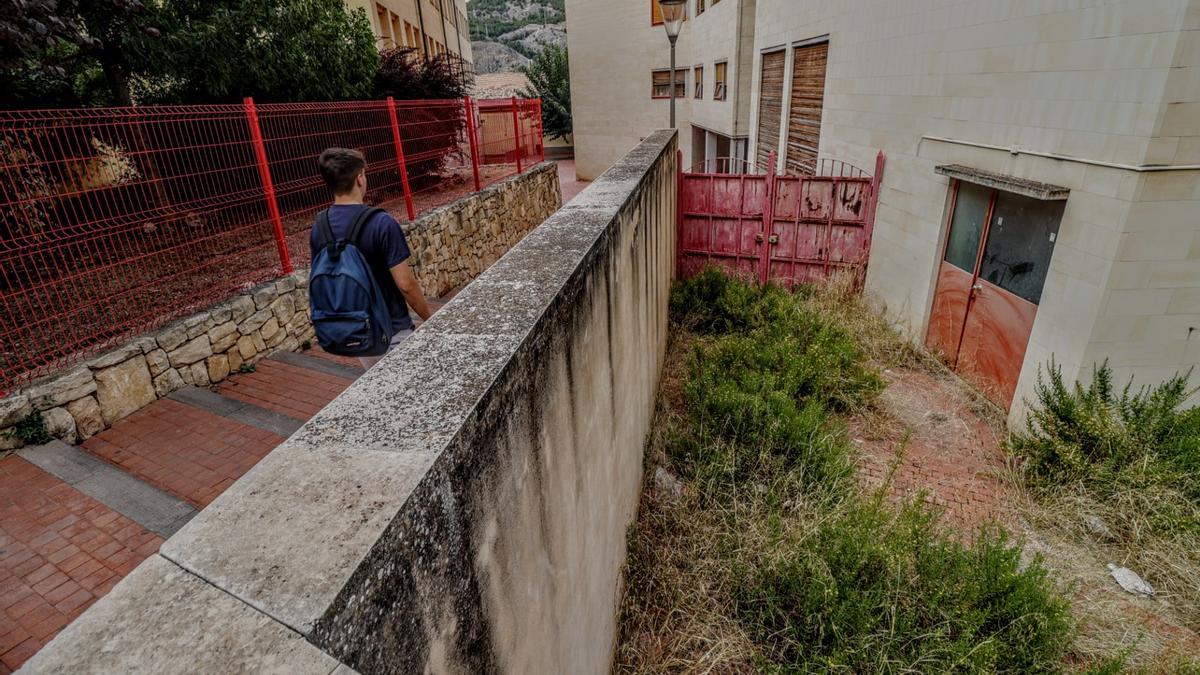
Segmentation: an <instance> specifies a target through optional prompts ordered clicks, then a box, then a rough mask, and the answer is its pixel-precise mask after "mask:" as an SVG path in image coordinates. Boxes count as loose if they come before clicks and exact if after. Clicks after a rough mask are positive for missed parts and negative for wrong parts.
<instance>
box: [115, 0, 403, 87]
mask: <svg viewBox="0 0 1200 675" xmlns="http://www.w3.org/2000/svg"><path fill="white" fill-rule="evenodd" d="M161 13H162V23H163V33H164V38H163V40H162V41H161V43H160V49H159V50H158V53H157V54H156V55H155V58H154V62H153V63H152V64H147V68H146V72H147V75H148V77H147V78H145V79H144V80H143V82H142V87H141V89H140V91H139V92H138V93H139V99H141V100H142V101H147V102H171V103H213V102H228V101H237V100H240V99H241V98H242V97H244V96H254V98H255V99H256V100H260V101H328V100H338V99H351V98H362V97H366V96H369V95H370V93H371V83H372V79H373V78H374V75H375V71H376V69H377V68H378V66H379V54H378V52H377V51H376V49H375V36H374V35H373V33H372V32H371V25H370V23H369V22H368V21H367V16H366V14H365V13H364V12H363V10H361V9H357V10H354V11H353V12H348V11H346V7H345V5H344V4H343V3H342V0H165V1H164V2H163V4H162V7H161Z"/></svg>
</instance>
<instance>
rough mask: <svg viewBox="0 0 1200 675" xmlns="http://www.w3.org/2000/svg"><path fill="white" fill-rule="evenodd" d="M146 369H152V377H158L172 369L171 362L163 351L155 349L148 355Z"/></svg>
mask: <svg viewBox="0 0 1200 675" xmlns="http://www.w3.org/2000/svg"><path fill="white" fill-rule="evenodd" d="M146 367H148V368H149V369H150V377H157V376H158V375H160V374H162V372H163V371H165V370H166V369H167V368H170V367H171V360H170V359H169V358H167V353H166V352H165V351H163V350H162V349H155V350H153V351H150V352H148V353H147V354H146Z"/></svg>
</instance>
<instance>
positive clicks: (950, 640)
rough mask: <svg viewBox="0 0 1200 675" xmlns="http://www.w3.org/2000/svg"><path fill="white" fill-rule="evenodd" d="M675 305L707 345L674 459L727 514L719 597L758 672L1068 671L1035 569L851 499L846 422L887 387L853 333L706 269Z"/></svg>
mask: <svg viewBox="0 0 1200 675" xmlns="http://www.w3.org/2000/svg"><path fill="white" fill-rule="evenodd" d="M671 305H672V314H673V317H674V320H675V321H676V325H677V326H679V327H681V328H684V329H688V330H691V331H693V332H694V333H697V334H700V335H701V336H703V337H700V338H699V339H698V340H697V347H696V348H695V351H694V352H693V354H692V358H691V361H690V363H689V367H688V370H687V373H686V378H685V381H684V383H683V393H684V397H685V404H686V406H687V414H686V415H685V416H683V419H681V420H679V421H680V422H682V424H681V425H679V428H677V429H676V430H675V433H674V434H673V438H672V440H671V442H670V443H669V445H668V447H669V448H670V451H671V457H672V458H673V459H674V460H675V463H676V468H677V469H678V470H680V473H682V474H683V475H684V476H685V477H686V478H689V479H691V480H692V481H693V483H695V484H697V485H698V486H699V494H700V496H701V498H702V501H701V505H702V506H703V507H705V508H716V509H719V510H720V513H721V514H722V515H721V517H720V518H719V519H718V522H723V523H725V525H724V526H723V529H722V530H721V531H720V532H719V534H717V535H716V536H717V537H718V538H719V539H720V542H721V543H720V544H719V545H718V546H716V547H715V550H717V551H720V553H719V554H718V555H720V556H722V557H723V558H724V560H723V564H722V565H718V566H717V567H720V568H722V569H724V570H725V575H726V578H724V579H722V580H720V581H714V582H713V583H714V586H715V587H720V588H728V589H730V593H731V595H732V605H733V609H732V610H731V611H732V612H733V614H734V615H735V616H736V619H737V621H738V623H739V624H740V625H741V626H742V628H743V629H744V630H745V631H746V632H747V634H749V635H750V636H751V638H752V640H753V641H754V643H755V644H756V645H757V647H758V650H759V654H760V658H761V659H763V662H762V663H760V664H758V665H759V667H760V669H762V670H767V671H780V672H827V671H830V670H842V671H847V672H881V671H882V672H930V671H948V670H961V671H1009V672H1037V671H1048V670H1057V669H1059V667H1060V666H1061V663H1062V659H1063V656H1064V654H1065V653H1066V650H1067V649H1068V647H1069V646H1070V644H1071V640H1072V635H1073V631H1072V625H1071V620H1070V615H1069V613H1068V607H1067V603H1066V602H1065V601H1064V600H1063V599H1062V598H1060V597H1059V596H1058V595H1056V594H1055V592H1054V591H1053V589H1052V586H1051V584H1050V582H1049V580H1048V579H1047V576H1046V571H1045V569H1044V567H1043V566H1042V564H1041V562H1040V561H1039V560H1034V561H1033V562H1032V563H1031V564H1029V565H1028V566H1025V567H1023V566H1022V565H1021V549H1020V547H1019V546H1013V545H1011V544H1010V543H1009V542H1008V541H1007V539H1006V538H1005V535H1004V534H1002V533H1000V532H998V531H987V532H985V533H982V534H981V535H980V536H979V537H978V538H977V539H976V540H975V541H974V542H973V543H972V544H971V545H970V546H967V545H964V544H963V543H960V542H959V541H957V540H956V539H954V538H953V537H952V536H951V535H950V533H948V532H946V531H944V530H943V529H942V528H941V527H939V526H938V525H937V514H936V512H934V511H931V510H930V509H928V508H927V507H925V506H923V505H922V504H920V503H919V502H913V503H908V504H905V505H903V506H902V507H900V508H899V509H897V508H894V507H892V506H891V505H890V504H887V503H885V502H883V501H882V497H879V496H877V497H876V498H875V499H873V500H866V499H864V498H863V497H862V496H860V494H859V493H858V492H857V491H856V490H855V489H854V486H853V483H852V481H851V480H849V479H850V477H851V476H852V475H853V462H852V453H851V449H850V444H849V443H848V441H847V438H846V432H845V428H844V425H843V424H842V422H841V421H840V418H839V415H838V413H846V412H853V411H855V410H858V409H861V408H862V407H863V406H865V405H867V404H869V403H870V402H871V400H872V399H873V398H874V397H875V396H876V395H877V394H878V393H879V392H880V391H881V389H882V386H883V385H882V381H881V379H880V377H879V375H878V374H877V373H876V372H875V370H874V369H873V368H872V367H871V366H870V365H869V364H868V363H867V358H866V356H865V353H864V350H863V347H862V344H861V343H860V342H859V340H858V339H857V338H856V336H855V335H854V334H851V333H850V332H849V331H847V330H846V329H845V328H843V327H842V326H841V325H839V324H838V323H837V320H836V319H834V318H831V314H830V313H829V312H822V311H821V310H819V309H818V308H816V307H814V306H813V305H810V304H809V303H808V302H807V301H806V299H805V298H803V297H800V296H796V295H792V294H790V293H788V292H786V291H783V290H781V289H779V288H775V287H761V286H755V285H751V284H747V283H743V282H740V281H736V280H732V279H730V278H728V277H727V276H725V275H724V274H723V273H721V272H719V271H717V270H712V269H709V270H705V271H703V272H701V273H700V274H698V275H696V276H695V277H693V278H692V279H689V280H687V281H684V282H682V283H679V284H677V285H676V287H675V288H674V289H673V292H672V296H671ZM880 494H882V493H880Z"/></svg>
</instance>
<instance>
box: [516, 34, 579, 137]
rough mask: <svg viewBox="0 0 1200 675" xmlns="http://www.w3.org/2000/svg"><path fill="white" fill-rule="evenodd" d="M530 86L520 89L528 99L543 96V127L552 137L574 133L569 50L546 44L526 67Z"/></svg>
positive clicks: (525, 70)
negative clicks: (568, 59) (572, 128)
mask: <svg viewBox="0 0 1200 675" xmlns="http://www.w3.org/2000/svg"><path fill="white" fill-rule="evenodd" d="M524 73H525V76H526V77H528V78H529V82H530V85H531V86H530V87H529V88H528V89H526V90H524V91H522V92H521V95H522V96H526V97H528V98H537V97H540V98H541V99H542V126H543V128H544V130H545V132H546V133H547V134H549V135H550V138H566V137H567V136H570V135H571V72H570V69H569V68H568V61H567V50H566V48H565V47H560V46H558V45H546V47H545V49H543V50H542V51H541V53H540V54H538V55H537V56H535V57H534V59H533V61H532V62H531V63H530V64H529V65H528V66H526V67H525V68H524Z"/></svg>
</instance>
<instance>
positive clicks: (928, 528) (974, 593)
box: [735, 502, 1072, 672]
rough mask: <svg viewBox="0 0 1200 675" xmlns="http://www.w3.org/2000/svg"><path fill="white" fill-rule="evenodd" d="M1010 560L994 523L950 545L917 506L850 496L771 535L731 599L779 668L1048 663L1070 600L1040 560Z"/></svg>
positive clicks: (1012, 555) (1058, 653)
mask: <svg viewBox="0 0 1200 675" xmlns="http://www.w3.org/2000/svg"><path fill="white" fill-rule="evenodd" d="M1020 558H1021V551H1020V548H1019V547H1015V546H1011V545H1009V543H1008V541H1007V539H1006V537H1005V535H1004V534H1003V533H1002V532H999V531H992V530H987V531H984V532H983V533H981V534H980V535H979V536H978V537H977V538H976V539H975V541H974V542H973V544H972V545H971V546H969V547H968V546H966V545H964V544H962V543H960V542H958V541H956V540H955V539H953V538H952V537H950V536H948V535H947V533H944V532H942V531H940V529H939V528H938V526H937V525H936V523H935V516H934V514H933V513H932V512H930V511H929V510H928V509H927V508H925V507H923V506H921V505H920V504H918V503H916V502H910V503H907V504H904V505H903V506H902V507H901V508H900V509H899V510H894V509H892V508H890V507H887V506H883V505H881V504H879V503H862V502H856V503H852V504H850V505H848V506H847V507H846V508H844V509H843V510H841V511H840V512H839V513H837V514H836V515H834V516H833V517H828V518H825V519H823V520H822V521H821V522H820V524H819V525H818V526H817V527H816V528H815V531H813V532H807V531H806V532H805V533H804V536H797V537H794V538H789V539H785V540H782V541H778V542H770V544H769V545H768V546H766V547H764V550H762V551H761V552H759V553H758V559H757V560H755V561H754V562H755V564H754V566H753V567H752V568H751V569H749V570H747V574H745V575H744V576H742V577H741V578H740V579H739V581H738V583H737V586H736V590H735V599H736V603H737V611H738V614H739V616H740V617H741V618H742V620H743V621H744V622H745V624H746V625H747V626H748V628H749V630H750V632H751V634H752V635H754V636H755V638H756V640H757V641H758V642H759V643H761V644H764V645H766V652H767V653H768V654H769V655H770V656H771V658H772V660H773V661H774V665H775V666H777V667H781V668H783V669H786V670H788V671H796V670H799V671H803V672H817V671H821V672H826V671H831V670H843V671H850V672H944V671H950V670H955V671H967V672H997V671H999V672H1040V671H1056V670H1058V667H1059V664H1060V662H1061V659H1062V658H1063V656H1064V654H1065V653H1066V650H1067V648H1068V647H1069V645H1070V643H1071V636H1072V629H1071V620H1070V615H1069V610H1068V605H1067V603H1066V601H1065V600H1063V599H1061V598H1059V597H1057V596H1056V595H1055V594H1054V593H1053V592H1052V591H1051V590H1050V582H1049V580H1048V579H1047V577H1046V571H1045V569H1044V568H1043V567H1042V565H1041V563H1040V561H1035V562H1034V563H1033V564H1031V565H1029V566H1028V567H1026V568H1025V569H1022V566H1021V562H1020Z"/></svg>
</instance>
